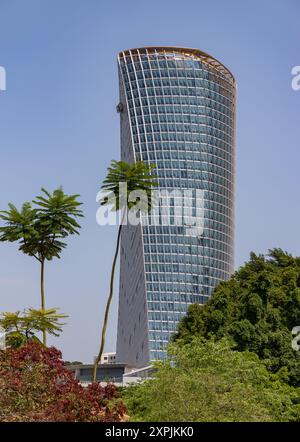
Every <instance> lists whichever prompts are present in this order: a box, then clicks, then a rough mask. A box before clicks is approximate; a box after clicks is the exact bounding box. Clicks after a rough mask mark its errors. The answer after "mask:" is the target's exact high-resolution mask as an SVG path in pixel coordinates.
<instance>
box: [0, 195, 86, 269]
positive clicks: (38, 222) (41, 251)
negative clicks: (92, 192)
mask: <svg viewBox="0 0 300 442" xmlns="http://www.w3.org/2000/svg"><path fill="white" fill-rule="evenodd" d="M78 196H79V195H66V194H65V193H64V192H63V190H62V188H59V189H56V190H54V192H53V193H52V194H50V193H49V192H48V191H47V190H45V189H42V195H41V196H37V197H36V199H35V200H34V201H33V204H32V203H29V202H26V203H24V204H23V206H22V209H21V210H20V211H19V210H18V209H17V208H16V207H15V206H14V205H13V204H11V203H10V204H9V205H8V206H9V210H6V211H1V212H0V219H2V220H3V221H4V222H5V225H4V226H2V227H0V241H2V242H4V241H8V242H18V243H19V250H20V251H22V252H23V253H25V254H26V255H29V256H33V257H34V258H36V259H37V260H38V261H40V262H43V261H45V260H52V259H53V258H54V257H56V258H59V257H60V254H61V252H62V250H63V249H64V248H65V247H66V243H65V242H64V241H63V239H64V238H66V237H67V236H68V235H73V234H75V233H76V234H78V233H79V232H78V229H79V228H80V225H79V224H78V223H77V221H76V218H77V217H82V216H83V215H82V211H81V210H79V209H78V207H79V206H80V205H81V204H82V203H80V202H78V201H77V198H78Z"/></svg>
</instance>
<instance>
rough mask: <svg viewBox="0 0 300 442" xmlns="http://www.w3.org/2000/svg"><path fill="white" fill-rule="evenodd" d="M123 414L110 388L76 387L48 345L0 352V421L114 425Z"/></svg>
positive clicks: (70, 374)
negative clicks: (83, 422) (72, 422)
mask: <svg viewBox="0 0 300 442" xmlns="http://www.w3.org/2000/svg"><path fill="white" fill-rule="evenodd" d="M125 412H126V409H125V407H124V404H123V402H122V400H121V399H120V395H119V392H118V390H117V388H116V387H115V386H114V385H113V384H108V385H107V386H105V387H102V386H101V385H100V384H99V383H93V384H90V385H89V386H88V387H83V386H81V385H80V384H79V383H78V381H77V380H75V379H74V377H73V374H72V373H71V372H70V371H69V370H68V369H67V368H66V366H65V364H64V362H63V361H62V359H61V353H60V351H58V350H57V349H55V348H53V347H52V348H45V347H43V346H42V345H41V344H38V343H35V342H29V343H27V344H26V345H24V346H23V347H21V348H18V349H12V348H10V349H7V350H1V351H0V421H6V422H14V421H76V422H82V421H89V422H119V421H122V420H124V419H125V417H126V415H125Z"/></svg>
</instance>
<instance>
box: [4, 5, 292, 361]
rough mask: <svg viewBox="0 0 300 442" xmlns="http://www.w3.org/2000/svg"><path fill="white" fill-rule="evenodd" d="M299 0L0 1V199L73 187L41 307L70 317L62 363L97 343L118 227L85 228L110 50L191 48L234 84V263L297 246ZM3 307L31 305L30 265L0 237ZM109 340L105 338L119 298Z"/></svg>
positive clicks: (110, 125)
mask: <svg viewBox="0 0 300 442" xmlns="http://www.w3.org/2000/svg"><path fill="white" fill-rule="evenodd" d="M299 16H300V3H299V1H298V0H252V1H251V2H241V1H238V0H227V1H226V2H224V1H221V0H215V1H214V2H208V1H202V0H185V1H184V2H182V1H177V0H172V1H169V0H163V1H161V0H160V1H158V0H152V1H151V2H146V1H141V0H140V1H136V0H133V1H132V0H127V1H119V0H115V1H112V2H104V1H101V0H0V66H4V67H5V69H6V72H7V90H6V91H5V92H1V91H0V153H1V163H0V170H1V173H0V208H1V209H4V208H6V206H7V203H8V202H10V201H12V202H14V203H15V204H17V205H20V204H21V203H22V202H23V201H26V200H30V199H32V198H33V197H34V196H35V195H37V194H38V193H39V191H40V188H41V187H42V186H44V187H46V188H47V189H49V190H53V189H54V188H55V187H58V186H59V185H62V186H63V187H64V190H65V191H66V192H68V193H80V194H81V196H82V197H81V199H82V201H83V202H84V212H85V219H84V220H83V223H82V232H81V236H80V237H72V238H71V239H70V240H69V241H68V248H67V250H66V251H65V252H64V253H63V256H62V259H61V260H60V261H58V260H57V261H53V262H52V263H49V264H47V267H46V290H47V291H46V296H47V304H48V306H51V307H60V308H61V310H62V311H63V312H65V313H67V314H68V315H69V316H70V317H69V319H68V321H67V322H68V323H67V325H66V326H65V329H64V333H63V335H62V336H61V337H60V338H58V339H51V340H50V342H51V343H52V344H54V345H56V346H57V347H59V348H61V349H62V351H63V354H64V357H65V358H66V359H72V360H74V359H77V360H78V359H79V360H82V361H84V362H88V361H91V360H92V358H93V356H94V355H95V354H96V351H97V349H98V341H99V334H100V323H101V321H102V317H103V310H104V305H105V300H106V297H107V292H108V283H109V279H108V276H109V271H110V265H111V260H112V255H113V248H114V243H115V237H116V229H115V227H111V226H106V227H100V226H98V225H97V224H96V221H95V215H96V210H97V205H96V202H95V199H96V193H97V191H98V189H99V187H100V184H101V181H102V179H103V177H104V175H105V170H106V168H107V166H108V164H109V163H110V160H111V159H112V158H115V159H118V158H119V118H118V114H117V113H116V111H115V106H116V104H117V103H118V79H117V64H116V56H117V53H118V52H119V51H121V50H123V49H126V48H131V47H139V46H144V45H153V46H155V45H175V46H187V47H195V48H199V49H202V50H203V51H205V52H208V53H210V54H212V55H213V56H215V57H216V58H218V59H219V60H220V61H222V62H223V63H224V64H225V65H226V66H228V68H229V69H230V70H231V71H232V72H233V73H234V75H235V77H236V80H237V83H238V113H237V181H236V190H237V195H236V267H238V266H239V265H241V264H242V263H243V262H244V261H245V260H247V258H248V256H249V252H250V251H251V250H254V251H257V252H260V253H264V252H266V251H267V250H268V249H269V248H271V247H282V248H283V249H285V250H288V251H289V252H291V253H293V254H297V255H299V254H300V235H299V218H300V205H299V202H298V200H299V172H298V169H299V160H300V154H299V136H300V126H299V117H300V91H299V92H296V91H294V90H293V89H292V87H291V79H292V76H291V69H292V67H293V66H295V65H300V55H299V44H300V41H299ZM0 263H1V265H0V310H1V311H15V310H17V309H22V308H25V307H29V306H36V307H37V306H39V268H38V265H37V263H36V262H35V261H34V260H33V259H31V258H29V257H27V256H24V255H22V254H20V253H19V252H18V250H17V247H16V246H15V245H10V244H8V245H7V244H0ZM115 295H116V296H115V299H114V302H113V306H112V315H111V319H110V324H109V334H108V339H107V350H113V349H114V347H115V338H116V321H117V295H118V290H117V289H116V292H115Z"/></svg>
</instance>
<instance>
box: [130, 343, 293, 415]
mask: <svg viewBox="0 0 300 442" xmlns="http://www.w3.org/2000/svg"><path fill="white" fill-rule="evenodd" d="M123 398H124V400H125V403H126V405H127V406H128V409H129V414H130V416H131V417H132V419H133V420H136V421H150V422H151V421H154V422H167V421H170V422H172V421H184V422H191V421H202V422H206V421H209V422H226V421H232V422H240V421H241V422H242V421H252V422H253V421H262V422H264V421H297V420H299V419H300V397H299V389H298V391H297V389H295V388H293V387H290V386H288V385H287V384H285V383H282V382H280V381H279V380H278V379H274V375H272V374H271V373H270V372H269V371H268V370H267V369H266V367H265V365H264V364H263V363H262V362H261V361H260V360H259V358H258V356H257V355H256V354H254V353H250V352H248V351H247V352H237V351H233V350H232V349H231V346H230V343H229V342H228V341H227V340H224V339H223V340H221V341H219V342H214V341H213V340H204V339H201V338H195V339H193V340H192V341H191V342H190V343H186V344H185V345H178V344H173V345H172V346H171V347H170V359H168V360H167V361H165V362H161V363H157V365H156V370H155V372H154V375H153V378H152V379H149V380H147V381H145V382H144V383H142V384H138V385H133V386H129V387H127V388H125V389H123Z"/></svg>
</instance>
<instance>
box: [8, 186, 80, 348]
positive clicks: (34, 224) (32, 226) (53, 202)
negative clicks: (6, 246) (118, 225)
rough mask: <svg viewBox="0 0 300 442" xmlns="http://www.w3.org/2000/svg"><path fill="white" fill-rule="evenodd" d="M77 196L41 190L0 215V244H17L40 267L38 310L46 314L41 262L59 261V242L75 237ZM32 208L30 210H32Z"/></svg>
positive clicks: (43, 263) (64, 245)
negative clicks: (54, 259)
mask: <svg viewBox="0 0 300 442" xmlns="http://www.w3.org/2000/svg"><path fill="white" fill-rule="evenodd" d="M78 197H79V195H67V194H65V193H64V191H63V189H62V188H58V189H56V190H54V192H53V193H52V194H50V193H49V192H48V191H47V190H45V189H42V195H40V196H37V197H36V199H35V200H34V201H33V205H32V204H31V203H29V202H26V203H24V204H23V206H22V209H21V210H20V211H19V210H18V209H17V208H16V207H15V206H14V205H13V204H11V203H10V204H9V205H8V206H9V209H8V210H6V211H1V212H0V219H2V220H3V221H4V222H5V225H4V226H2V227H0V241H3V242H4V241H8V242H18V243H19V250H20V251H21V252H23V253H25V254H26V255H29V256H32V257H34V258H35V259H36V260H37V261H38V262H39V263H40V265H41V277H40V286H41V311H42V312H45V311H46V304H45V289H44V273H45V262H46V261H51V260H52V259H53V258H60V255H61V253H62V250H63V249H64V248H65V247H66V243H65V242H64V241H63V240H64V239H65V238H66V237H67V236H69V235H73V234H79V231H78V229H79V228H80V225H79V224H78V222H77V221H76V218H78V217H82V216H83V215H82V211H81V210H79V209H78V207H79V206H80V205H81V204H82V203H80V202H78V201H77V198H78ZM33 206H34V207H33ZM43 343H44V345H46V343H47V340H46V331H45V330H44V331H43Z"/></svg>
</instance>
